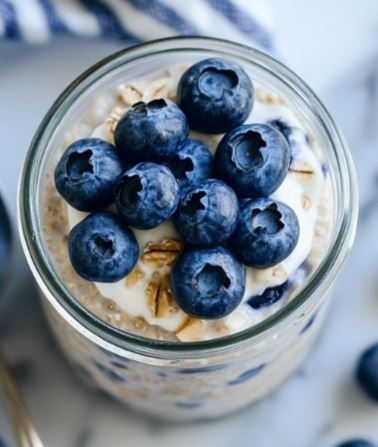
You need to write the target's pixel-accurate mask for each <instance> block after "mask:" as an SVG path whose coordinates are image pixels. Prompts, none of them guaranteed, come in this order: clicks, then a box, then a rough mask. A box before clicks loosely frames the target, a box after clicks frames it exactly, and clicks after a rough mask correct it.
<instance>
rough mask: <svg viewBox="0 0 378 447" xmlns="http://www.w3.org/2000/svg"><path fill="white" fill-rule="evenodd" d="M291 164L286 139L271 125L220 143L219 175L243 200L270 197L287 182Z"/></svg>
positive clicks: (243, 130) (244, 129) (249, 128)
mask: <svg viewBox="0 0 378 447" xmlns="http://www.w3.org/2000/svg"><path fill="white" fill-rule="evenodd" d="M289 163H290V148H289V145H288V143H287V141H286V139H285V137H284V136H283V135H282V134H281V132H279V131H278V130H277V129H275V128H274V127H272V126H270V125H269V124H246V125H243V126H239V127H237V128H236V129H233V130H232V131H231V132H229V133H228V134H226V135H225V136H224V137H223V138H222V140H221V141H220V143H219V145H218V148H217V152H216V154H215V172H216V175H217V177H219V178H221V179H222V180H224V181H225V182H227V183H228V184H229V185H230V186H232V187H233V188H234V190H235V192H236V193H237V194H238V195H239V196H241V197H252V198H253V197H268V196H269V195H270V194H271V193H272V192H273V191H275V190H276V189H277V188H278V187H279V186H280V184H281V183H282V182H283V181H284V179H285V177H286V175H287V172H288V169H289Z"/></svg>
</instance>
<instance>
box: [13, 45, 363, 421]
mask: <svg viewBox="0 0 378 447" xmlns="http://www.w3.org/2000/svg"><path fill="white" fill-rule="evenodd" d="M196 45H198V48H197V46H196ZM193 47H195V48H196V49H193ZM355 188H356V187H355V183H354V172H353V167H352V165H351V161H350V159H349V154H348V151H347V149H346V148H345V144H344V142H343V140H342V138H341V137H340V135H339V134H338V132H337V129H336V128H335V127H334V124H333V122H332V121H331V119H330V118H329V116H328V115H327V112H326V111H325V110H324V108H323V107H322V106H321V104H320V103H319V102H318V101H317V99H316V98H315V96H314V95H313V93H312V92H311V91H310V90H309V89H308V87H306V86H305V85H303V84H302V83H301V81H300V80H299V79H298V78H297V77H296V76H295V75H294V74H293V73H291V72H289V71H288V70H287V69H286V68H284V67H283V66H282V65H280V64H279V63H277V62H275V61H273V60H272V59H270V58H268V57H267V56H265V55H263V54H261V53H258V52H256V51H254V50H252V49H249V48H246V47H241V46H238V45H236V44H232V43H229V42H223V41H217V40H213V39H197V38H184V39H167V40H163V41H157V42H152V43H149V44H146V45H143V46H140V47H136V48H134V49H131V50H128V51H125V52H122V53H120V54H118V55H115V56H113V57H111V58H109V60H105V61H104V62H102V63H100V64H99V65H98V66H96V67H95V68H94V69H92V70H90V71H89V72H88V73H86V74H84V75H83V76H82V78H81V79H79V80H78V81H76V82H75V83H74V84H72V86H71V87H69V89H68V90H67V91H66V92H65V93H64V94H63V95H62V96H61V97H60V99H59V100H58V101H57V103H56V104H55V106H54V107H53V109H52V111H51V112H50V114H49V115H48V117H47V118H46V120H45V122H44V123H43V125H42V127H41V129H40V131H39V133H38V135H37V137H36V139H35V141H34V144H33V146H32V149H31V151H30V152H29V156H28V159H27V162H26V164H25V169H24V174H23V178H22V181H21V187H20V206H21V231H22V234H23V237H24V246H25V248H26V252H27V254H28V258H29V261H30V264H31V266H32V268H33V271H34V273H35V276H36V278H37V281H38V283H39V285H40V287H41V290H42V297H43V304H44V308H45V311H46V314H47V317H48V320H49V322H50V324H51V327H52V330H53V332H54V334H55V335H56V337H57V339H58V341H59V343H60V345H61V346H62V348H63V350H64V352H65V354H66V355H67V357H68V358H69V360H70V361H71V363H72V364H73V365H74V367H75V368H76V369H77V371H78V372H79V373H80V374H81V376H83V378H84V379H85V380H86V381H87V382H89V383H90V384H92V385H94V386H95V387H97V388H100V389H102V390H103V391H106V392H107V393H108V394H110V395H111V396H112V397H114V398H116V399H117V400H120V401H121V402H124V403H126V404H128V405H130V406H132V407H134V408H136V409H139V410H142V411H143V412H146V413H149V414H151V415H155V416H158V417H162V418H167V419H170V420H194V419H201V420H202V419H203V418H213V417H218V416H221V415H224V414H226V413H229V412H231V411H233V410H236V409H238V408H241V407H243V406H245V405H247V404H249V403H251V402H253V401H255V400H257V399H258V398H261V397H262V396H264V395H266V394H267V393H268V392H270V391H272V390H273V389H274V388H275V387H276V386H277V385H278V384H279V383H281V382H282V381H283V380H284V379H285V378H286V377H287V376H288V374H289V373H290V372H292V371H293V370H294V369H295V368H296V367H297V366H298V365H299V363H300V362H301V360H302V359H303V357H304V356H305V354H306V353H307V352H308V350H309V348H310V347H311V344H312V340H313V339H314V336H315V334H316V333H317V331H318V329H319V327H320V325H321V322H322V320H323V318H324V314H325V309H326V303H327V301H326V300H325V297H326V295H327V292H328V290H329V288H330V286H331V284H332V282H333V279H334V276H335V273H336V272H337V270H338V269H339V267H340V265H341V263H342V261H343V260H344V259H345V257H346V254H347V252H348V250H349V248H350V245H351V243H352V240H353V235H354V229H355V223H356V207H357V203H356V202H357V198H356V192H355ZM28 195H29V196H28ZM27 196H28V197H29V198H27ZM31 234H33V236H32V237H30V235H31ZM323 303H324V304H323Z"/></svg>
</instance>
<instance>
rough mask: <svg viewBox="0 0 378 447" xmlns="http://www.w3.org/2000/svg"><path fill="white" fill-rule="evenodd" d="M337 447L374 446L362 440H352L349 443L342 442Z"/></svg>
mask: <svg viewBox="0 0 378 447" xmlns="http://www.w3.org/2000/svg"><path fill="white" fill-rule="evenodd" d="M337 447H375V444H372V443H371V442H370V441H366V440H364V439H353V440H351V441H346V442H343V443H342V444H339V445H338V446H337Z"/></svg>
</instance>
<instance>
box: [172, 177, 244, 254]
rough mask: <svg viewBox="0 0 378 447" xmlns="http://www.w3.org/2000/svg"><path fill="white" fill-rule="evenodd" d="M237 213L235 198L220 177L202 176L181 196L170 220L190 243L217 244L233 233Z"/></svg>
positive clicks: (236, 200) (208, 245) (236, 199)
mask: <svg viewBox="0 0 378 447" xmlns="http://www.w3.org/2000/svg"><path fill="white" fill-rule="evenodd" d="M237 216H238V198H237V197H236V194H235V193H234V191H233V190H232V189H231V188H230V187H229V186H228V185H226V184H225V183H223V182H222V181H221V180H214V179H211V180H205V181H204V182H202V183H201V184H200V185H198V186H194V187H193V188H191V189H189V190H188V192H187V193H186V195H185V196H184V197H183V198H182V200H181V203H180V205H179V207H178V210H177V213H176V214H175V216H174V218H173V223H174V225H175V227H176V229H177V231H178V232H179V233H180V234H181V236H182V238H183V239H184V240H185V242H187V243H188V244H191V245H202V246H205V247H211V246H215V245H220V244H221V243H222V242H224V241H226V240H227V239H228V238H229V237H230V236H231V234H232V233H233V231H234V229H235V225H236V219H237Z"/></svg>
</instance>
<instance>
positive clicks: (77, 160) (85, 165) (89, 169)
mask: <svg viewBox="0 0 378 447" xmlns="http://www.w3.org/2000/svg"><path fill="white" fill-rule="evenodd" d="M92 156H93V152H92V151H91V150H90V149H88V150H86V151H84V152H81V153H80V152H73V153H72V154H70V155H69V157H68V160H67V175H68V176H69V177H70V179H72V180H73V181H75V180H76V181H79V180H82V179H83V177H85V176H88V175H92V174H93V161H92Z"/></svg>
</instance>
